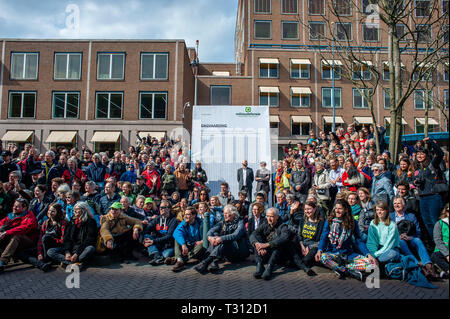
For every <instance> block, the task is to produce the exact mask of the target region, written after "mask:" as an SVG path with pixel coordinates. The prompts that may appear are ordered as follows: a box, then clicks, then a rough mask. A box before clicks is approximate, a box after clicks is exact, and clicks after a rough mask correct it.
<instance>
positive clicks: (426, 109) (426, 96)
mask: <svg viewBox="0 0 450 319" xmlns="http://www.w3.org/2000/svg"><path fill="white" fill-rule="evenodd" d="M423 95H424V97H423V99H424V101H425V124H424V130H423V133H424V134H425V137H428V109H429V106H430V99H429V98H428V90H425V91H424V93H423Z"/></svg>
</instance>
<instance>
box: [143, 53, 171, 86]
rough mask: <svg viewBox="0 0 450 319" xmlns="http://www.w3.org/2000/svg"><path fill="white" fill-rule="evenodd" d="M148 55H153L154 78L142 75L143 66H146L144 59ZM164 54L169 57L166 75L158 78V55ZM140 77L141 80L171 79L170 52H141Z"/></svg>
mask: <svg viewBox="0 0 450 319" xmlns="http://www.w3.org/2000/svg"><path fill="white" fill-rule="evenodd" d="M146 55H153V77H152V78H144V77H143V76H142V68H143V66H144V63H143V59H144V56H146ZM157 55H164V56H166V58H167V64H166V77H165V78H157V77H156V56H157ZM139 77H140V80H141V81H166V80H168V79H169V53H167V52H141V68H140V72H139Z"/></svg>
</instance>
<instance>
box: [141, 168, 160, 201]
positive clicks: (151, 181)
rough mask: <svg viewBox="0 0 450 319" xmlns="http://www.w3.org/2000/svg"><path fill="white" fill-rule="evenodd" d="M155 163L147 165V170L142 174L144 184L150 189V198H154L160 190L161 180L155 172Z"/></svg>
mask: <svg viewBox="0 0 450 319" xmlns="http://www.w3.org/2000/svg"><path fill="white" fill-rule="evenodd" d="M155 168H156V163H155V162H150V163H148V164H147V169H146V170H145V171H144V172H143V173H142V176H144V177H145V183H146V184H147V186H148V187H149V188H150V196H156V195H157V193H158V192H159V190H160V188H161V178H160V177H159V174H158V172H157V171H156V169H155Z"/></svg>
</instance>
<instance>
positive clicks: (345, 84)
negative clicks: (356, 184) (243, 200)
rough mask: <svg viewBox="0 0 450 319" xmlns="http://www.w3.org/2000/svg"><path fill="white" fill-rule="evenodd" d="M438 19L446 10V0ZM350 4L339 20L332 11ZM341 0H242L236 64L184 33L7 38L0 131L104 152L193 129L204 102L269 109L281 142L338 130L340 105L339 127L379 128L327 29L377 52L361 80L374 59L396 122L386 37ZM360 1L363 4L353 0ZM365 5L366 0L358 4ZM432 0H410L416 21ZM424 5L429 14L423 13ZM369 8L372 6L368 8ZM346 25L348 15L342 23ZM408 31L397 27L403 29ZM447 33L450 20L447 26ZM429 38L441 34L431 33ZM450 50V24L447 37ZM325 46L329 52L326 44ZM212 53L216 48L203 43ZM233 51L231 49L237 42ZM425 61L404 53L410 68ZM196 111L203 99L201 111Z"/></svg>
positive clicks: (441, 125)
mask: <svg viewBox="0 0 450 319" xmlns="http://www.w3.org/2000/svg"><path fill="white" fill-rule="evenodd" d="M434 1H440V6H439V10H440V11H439V14H447V21H448V3H449V1H448V0H434ZM334 2H336V3H337V4H339V5H341V6H340V7H339V8H340V15H341V16H342V20H341V21H340V22H338V21H337V20H336V17H335V16H333V15H331V14H330V13H329V12H328V6H329V5H330V3H334ZM351 2H352V1H346V0H339V1H335V0H333V1H331V0H239V2H238V12H237V18H236V28H235V48H234V50H235V61H234V63H205V62H203V61H202V60H201V58H200V60H199V61H198V60H197V56H196V52H195V49H192V48H186V44H185V42H184V41H183V40H148V41H147V40H146V41H139V40H117V41H113V40H16V39H4V40H0V41H1V47H2V50H1V61H2V65H1V78H0V106H1V107H0V137H3V138H2V140H3V142H6V141H21V143H23V142H24V141H30V142H33V143H34V144H35V145H36V146H38V147H39V148H42V149H47V148H48V147H49V146H51V145H53V143H56V144H57V145H59V144H61V143H72V144H73V145H78V146H80V145H83V144H87V145H88V147H90V148H93V149H94V150H103V149H119V148H121V149H123V148H126V147H128V146H129V145H134V143H135V140H136V138H135V134H136V132H135V131H136V130H137V132H139V133H142V134H146V133H143V132H153V135H156V136H162V135H164V134H169V133H170V131H171V130H172V129H173V128H180V127H183V124H184V126H185V127H186V128H187V129H188V130H190V128H191V123H190V122H191V118H192V117H191V114H192V113H191V111H192V108H186V116H185V117H184V121H183V110H184V106H185V104H186V103H187V102H189V103H190V105H191V106H194V105H251V106H258V105H269V106H270V110H271V111H270V114H271V117H270V119H271V120H270V121H271V127H272V128H273V131H274V132H275V134H276V143H275V141H273V142H274V144H278V145H283V144H286V143H287V142H288V141H289V140H292V141H293V142H295V141H305V140H306V139H307V137H308V134H309V131H310V130H313V131H315V132H316V133H318V132H319V131H320V130H325V131H330V130H331V126H332V123H333V101H332V95H333V94H334V107H335V123H336V125H341V124H343V125H344V126H345V124H347V125H348V124H350V123H352V122H356V123H357V128H358V127H361V126H362V125H368V124H370V123H372V118H371V115H370V111H369V109H368V106H367V101H364V98H362V96H361V95H360V94H359V92H358V90H356V88H355V87H354V86H353V84H352V82H351V81H350V80H348V79H346V78H345V77H344V76H342V74H341V67H342V65H343V62H344V61H342V60H340V59H339V58H336V56H338V55H337V54H336V56H335V55H334V54H333V51H332V50H331V51H330V50H328V49H326V50H323V46H324V45H326V46H328V47H329V45H330V43H324V41H323V39H322V40H321V35H325V36H327V33H328V32H330V30H329V29H328V27H329V25H328V24H327V23H326V22H325V21H327V20H324V17H325V19H328V20H333V19H335V20H336V21H335V23H334V24H333V27H334V28H335V29H334V30H335V31H334V32H337V33H338V34H340V35H339V37H343V36H345V37H349V42H350V43H351V45H352V46H358V47H361V48H363V51H364V52H367V63H366V64H365V65H361V67H360V68H359V69H355V76H360V77H362V78H364V79H367V78H368V77H370V72H368V70H367V69H365V68H366V67H367V66H371V67H376V68H378V69H379V70H380V72H381V74H382V78H381V80H380V81H381V85H379V86H378V87H377V89H376V92H375V95H374V99H373V102H374V110H375V116H376V120H377V123H380V124H383V125H385V126H387V127H388V126H389V122H390V113H389V112H390V111H389V95H388V94H387V91H386V90H385V89H384V88H383V87H387V86H388V84H389V81H388V80H389V79H388V78H389V72H388V63H387V60H388V57H387V54H388V53H387V46H388V44H387V42H388V40H387V34H386V31H385V30H384V29H383V26H382V24H381V25H380V28H373V27H372V28H371V27H369V26H368V25H367V24H366V23H365V22H364V19H363V17H362V16H361V7H359V10H358V8H352V7H351V6H345V4H346V3H351ZM353 2H354V1H353ZM358 3H360V4H361V6H366V5H367V1H365V0H362V1H358ZM430 3H431V0H421V1H412V3H411V5H412V6H413V5H414V6H416V7H417V8H415V9H414V14H415V15H416V16H417V17H416V16H415V17H416V18H417V19H410V21H411V22H410V24H411V25H409V27H410V28H411V29H414V28H416V29H417V28H418V27H420V25H416V24H414V21H413V20H417V21H418V19H420V15H421V14H423V10H426V8H427V6H429V5H430ZM424 8H425V9H424ZM363 11H364V10H363ZM344 20H345V22H342V21H344ZM402 27H403V28H404V27H405V26H401V25H399V28H402ZM444 27H446V28H447V30H448V24H447V25H444ZM427 32H429V33H426V34H424V35H423V36H424V37H425V38H427V37H429V38H431V37H432V36H433V35H434V34H436V32H437V31H436V30H434V31H433V30H432V28H429V29H427ZM446 41H447V50H448V31H447V35H446ZM319 49H320V50H319ZM202 50H208V48H203V47H202ZM230 50H231V48H230ZM414 61H415V58H414V55H413V54H412V53H411V52H406V53H404V55H403V58H402V63H404V64H405V65H403V66H402V67H404V69H405V72H408V70H409V67H410V66H411V65H412V64H413V63H414ZM448 69H449V65H448V61H446V62H445V61H444V62H443V63H441V64H439V65H438V66H437V67H436V68H435V69H433V70H431V72H432V83H433V84H434V87H433V90H432V91H433V92H432V94H431V95H432V99H433V100H437V101H442V103H445V104H446V106H447V109H448V105H449V95H448V80H449V74H448V72H449V70H448ZM425 83H426V81H421V82H420V83H419V85H418V87H417V88H416V90H415V91H414V93H413V94H412V95H411V96H410V97H409V99H408V100H407V102H406V104H405V107H404V110H403V119H402V123H403V132H404V134H411V133H421V132H423V130H424V124H425V112H426V110H425V98H424V95H425ZM194 107H195V106H194ZM428 117H429V119H428V124H429V131H435V132H439V131H447V130H448V123H447V121H446V120H445V117H444V116H443V115H442V112H441V111H440V110H439V108H438V107H436V106H434V107H431V108H430V109H429V111H428Z"/></svg>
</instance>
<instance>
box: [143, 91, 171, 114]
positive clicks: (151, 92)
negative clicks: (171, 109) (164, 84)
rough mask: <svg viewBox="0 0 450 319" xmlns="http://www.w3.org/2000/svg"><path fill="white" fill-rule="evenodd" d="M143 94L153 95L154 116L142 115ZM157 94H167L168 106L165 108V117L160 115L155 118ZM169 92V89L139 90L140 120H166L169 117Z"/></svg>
mask: <svg viewBox="0 0 450 319" xmlns="http://www.w3.org/2000/svg"><path fill="white" fill-rule="evenodd" d="M143 94H147V95H152V117H151V118H148V117H142V116H141V107H142V95H143ZM156 94H164V95H165V96H166V107H165V109H164V118H161V117H158V118H155V95H156ZM167 98H168V92H167V91H160V92H157V91H140V92H139V119H140V120H166V119H167V107H168V100H167Z"/></svg>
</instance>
